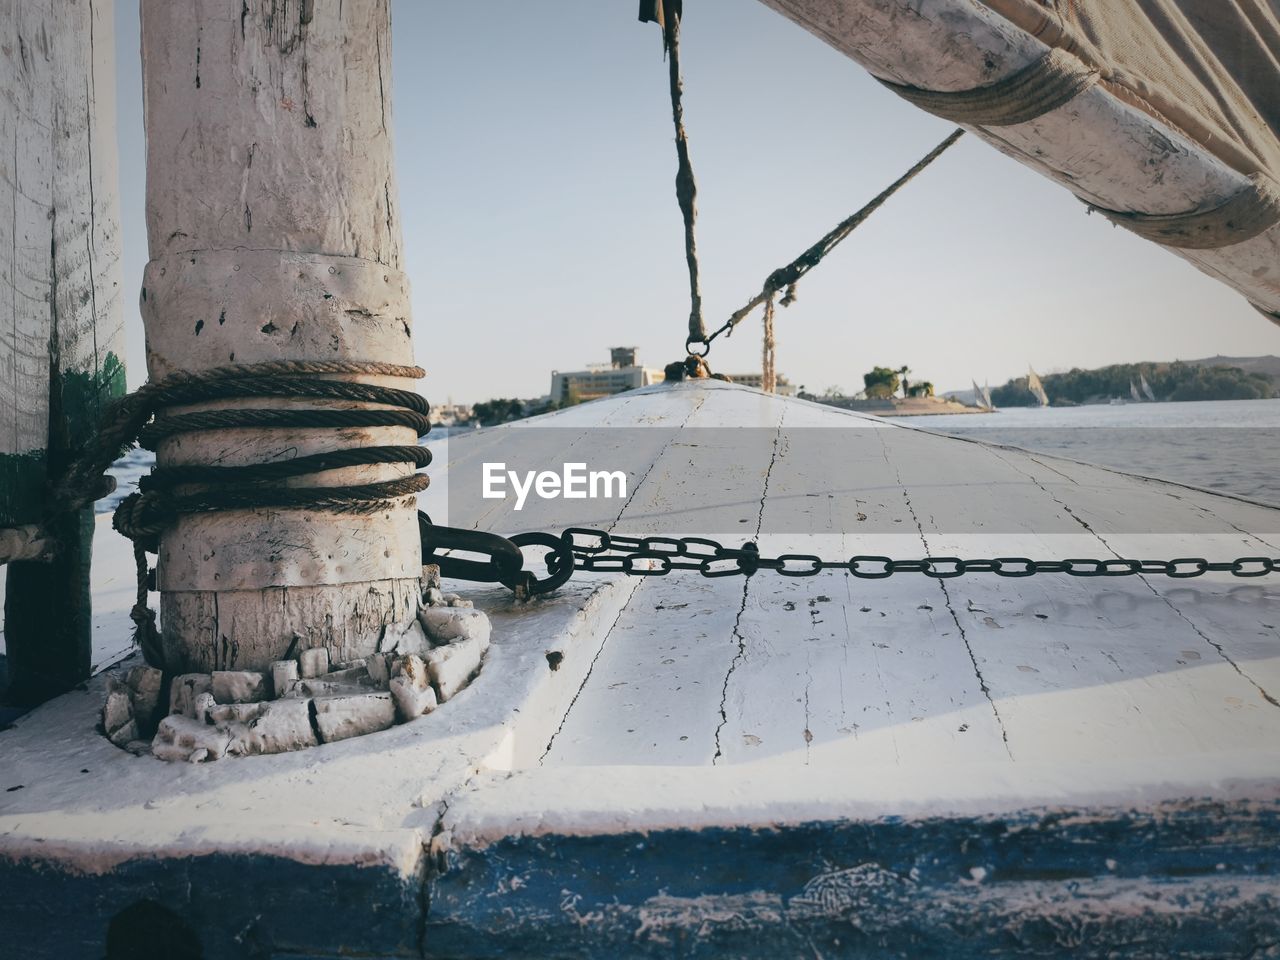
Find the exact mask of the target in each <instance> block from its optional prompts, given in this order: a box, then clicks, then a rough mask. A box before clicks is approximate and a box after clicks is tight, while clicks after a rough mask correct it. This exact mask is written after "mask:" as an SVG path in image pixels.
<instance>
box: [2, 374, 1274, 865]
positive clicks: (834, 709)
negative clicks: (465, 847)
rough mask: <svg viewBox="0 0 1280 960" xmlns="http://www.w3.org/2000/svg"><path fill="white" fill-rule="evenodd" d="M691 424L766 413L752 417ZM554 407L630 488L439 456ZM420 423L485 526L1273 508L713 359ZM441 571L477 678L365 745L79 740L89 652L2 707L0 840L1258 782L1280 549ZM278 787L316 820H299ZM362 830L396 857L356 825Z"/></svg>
mask: <svg viewBox="0 0 1280 960" xmlns="http://www.w3.org/2000/svg"><path fill="white" fill-rule="evenodd" d="M672 426H679V427H682V428H683V429H682V430H680V431H674V430H663V429H660V428H661V427H672ZM608 427H614V428H623V429H621V430H615V429H605V428H608ZM709 427H716V428H721V429H722V431H723V430H732V429H736V428H741V427H757V428H764V429H763V430H762V431H760V434H759V435H760V436H762V437H764V440H765V442H763V443H761V444H759V445H758V448H752V443H754V442H755V441H752V442H751V443H748V444H746V445H745V446H744V444H743V443H740V442H736V441H737V439H738V438H737V437H736V436H733V435H726V434H725V433H723V432H717V431H711V430H701V429H700V428H709ZM546 428H557V430H558V431H559V432H558V433H557V434H556V436H558V437H560V438H562V448H561V449H562V450H563V459H564V460H566V461H586V462H588V463H590V464H591V466H592V467H593V468H597V467H599V468H606V467H607V468H608V469H627V470H633V471H636V473H637V476H641V477H642V478H643V479H642V480H641V481H640V483H639V484H638V485H637V486H635V487H634V488H633V489H632V490H630V491H629V493H630V496H629V498H628V499H627V500H626V501H625V504H621V503H619V502H618V501H605V500H596V501H592V500H578V501H565V500H555V501H536V500H532V499H531V500H530V501H529V503H528V505H527V506H526V507H525V509H524V510H523V511H522V512H521V513H520V514H518V515H517V514H515V513H513V512H512V511H511V509H510V507H509V506H508V505H504V504H502V503H501V502H499V501H494V500H484V499H482V498H481V497H480V491H479V489H478V487H477V488H476V489H474V490H473V489H471V488H470V486H466V485H462V484H460V478H462V477H464V476H466V468H467V464H468V463H471V464H472V465H473V466H474V464H475V463H476V462H480V461H484V460H506V461H516V460H518V458H519V454H520V453H521V450H522V449H525V451H526V452H527V450H528V449H532V448H536V449H537V450H538V451H539V452H540V454H541V455H543V456H546V455H547V448H546V444H547V433H548V430H547V429H546ZM801 428H814V429H813V430H812V431H809V430H805V429H801ZM822 428H826V429H822ZM833 428H834V429H833ZM744 435H746V434H744ZM750 435H751V436H755V434H754V433H752V434H750ZM717 437H718V438H720V439H719V445H717ZM695 438H696V439H695ZM773 438H776V442H775V440H774V439H773ZM806 444H818V445H820V449H819V453H820V454H821V456H820V458H819V459H817V460H816V461H815V458H814V457H813V456H812V455H810V456H802V454H803V453H805V451H804V449H803V448H804V446H805V445H806ZM440 452H441V453H442V454H446V453H447V458H446V456H441V457H440V458H439V459H438V460H437V462H436V465H435V468H434V471H433V473H434V476H435V477H436V478H437V482H436V483H435V484H434V485H433V486H432V488H431V489H430V490H429V491H428V492H427V493H426V494H425V495H424V497H423V501H424V506H425V507H426V508H427V509H428V510H429V511H430V512H431V513H432V514H433V516H434V517H435V518H436V519H437V521H440V522H445V521H446V520H447V521H448V522H451V523H452V525H456V526H462V525H475V526H478V527H481V528H484V529H490V530H494V531H497V532H501V533H504V534H511V533H515V532H519V531H521V530H531V529H547V530H553V531H555V530H560V529H562V528H564V527H568V526H593V525H594V526H600V527H603V528H605V529H608V530H610V531H613V532H618V533H629V534H637V533H652V534H664V535H673V534H683V535H688V534H700V533H701V534H707V533H711V534H716V533H720V534H723V533H724V531H726V530H727V531H730V532H731V535H728V536H723V539H724V540H725V541H726V542H731V543H732V542H734V540H735V539H736V540H739V541H740V540H744V539H748V538H756V537H757V531H763V532H761V533H760V534H759V536H758V539H759V541H760V544H761V548H762V550H763V551H764V552H765V553H769V554H773V553H776V552H781V551H784V550H790V551H795V552H801V553H816V554H820V555H822V556H824V557H847V556H850V555H852V554H855V553H865V554H885V555H889V556H895V557H903V558H906V557H919V556H922V555H924V554H926V553H930V554H933V555H938V556H945V555H957V556H970V557H974V556H1019V555H1027V556H1034V557H1037V558H1060V557H1070V556H1075V557H1108V556H1117V555H1119V556H1134V557H1177V556H1205V557H1208V558H1210V559H1230V558H1235V557H1238V556H1249V555H1268V556H1272V557H1274V556H1277V555H1278V553H1277V546H1276V545H1277V544H1280V510H1275V509H1271V508H1267V507H1263V506H1258V505H1254V504H1250V503H1247V502H1244V501H1240V500H1234V499H1231V498H1226V497H1221V496H1216V495H1212V494H1208V493H1202V492H1198V491H1195V490H1191V489H1188V488H1186V487H1180V486H1176V485H1172V484H1166V483H1162V482H1159V481H1149V480H1142V479H1137V478H1133V477H1127V476H1123V475H1120V474H1117V473H1114V472H1111V471H1107V470H1103V469H1098V468H1093V467H1088V466H1083V465H1080V464H1077V463H1072V462H1067V461H1061V460H1054V459H1051V458H1046V457H1042V456H1033V455H1030V454H1026V453H1022V452H1018V451H1014V450H1010V449H1005V448H995V447H988V446H985V445H982V444H978V443H972V442H968V441H962V440H955V439H951V438H946V437H939V436H936V435H932V434H928V433H925V432H922V431H917V430H912V429H909V428H906V427H903V426H900V425H897V424H892V423H888V422H885V421H880V420H876V419H875V418H871V417H866V416H862V415H858V414H852V413H846V412H842V411H838V410H833V409H830V408H825V407H818V406H815V405H811V404H807V403H803V402H800V401H795V400H787V399H779V398H772V397H767V396H765V395H762V394H760V393H758V392H755V391H752V390H749V389H746V388H741V387H736V386H733V385H728V384H723V383H720V382H716V381H703V382H693V383H684V384H680V385H676V386H663V387H655V388H647V389H645V390H640V391H635V392H633V393H629V394H626V395H623V396H619V397H616V398H612V399H609V400H605V401H600V402H596V403H591V404H585V405H582V406H579V407H575V408H572V409H569V410H566V411H562V412H559V413H556V414H553V415H551V416H549V417H544V418H539V419H537V420H532V421H525V422H523V423H519V424H513V425H510V426H507V427H501V428H496V429H491V430H484V431H478V432H476V433H474V434H470V435H463V436H455V437H454V438H453V439H452V440H451V441H449V442H448V449H447V451H445V450H441V451H440ZM808 452H809V453H810V454H812V453H813V451H812V450H811V451H808ZM446 463H447V465H446ZM815 464H816V467H815ZM450 479H451V480H452V483H450V482H448V481H449V480H450ZM450 486H452V487H453V490H452V495H451V496H447V491H448V487H450ZM450 512H451V513H452V515H451V516H449V515H448V514H449V513H450ZM467 521H470V523H468V522H467ZM863 530H870V531H872V532H868V533H864V532H862V531H863ZM770 531H773V532H770ZM1151 531H1165V532H1151ZM99 532H100V537H99V541H98V545H97V555H96V556H97V562H96V563H95V579H96V581H97V589H96V591H95V602H96V604H97V609H96V610H95V617H96V618H98V622H99V623H100V633H101V635H102V640H101V641H100V644H99V649H98V651H97V653H96V657H95V658H96V659H98V660H99V661H101V660H104V659H109V658H110V657H111V656H113V655H114V654H117V653H118V652H119V651H120V650H122V649H124V648H125V647H127V638H128V633H129V628H130V624H129V621H128V618H127V611H128V606H129V603H130V602H131V596H130V585H131V574H132V565H131V563H130V562H129V555H128V548H127V543H126V542H125V541H124V540H123V539H121V538H120V537H119V536H118V535H116V534H115V533H114V532H112V531H111V530H110V529H109V527H107V526H106V525H105V523H104V524H102V525H101V526H100V530H99ZM463 592H464V593H467V594H468V595H471V596H473V597H475V599H476V602H477V605H479V606H481V607H483V608H484V609H486V610H487V611H489V612H490V614H491V616H493V618H494V642H493V647H492V648H491V650H490V653H489V654H488V656H487V658H486V663H485V667H484V669H483V671H482V672H481V674H480V676H479V678H478V679H477V680H476V681H475V682H474V683H473V684H472V686H471V687H470V688H469V689H468V690H467V691H465V693H464V694H462V695H460V696H459V697H458V698H456V700H454V701H451V702H450V703H448V704H446V705H445V706H444V707H443V708H442V709H440V710H439V711H437V712H436V713H434V714H432V715H431V716H429V717H426V718H423V719H421V720H419V721H417V722H415V723H414V724H410V725H409V726H407V727H398V728H395V729H394V730H390V731H386V732H384V733H381V734H376V735H373V736H371V737H367V738H362V739H360V740H358V741H348V742H346V743H344V744H339V745H331V746H327V747H323V748H320V749H316V750H310V751H304V752H303V753H301V754H296V755H282V756H275V757H254V758H248V759H244V760H227V761H223V762H220V763H218V764H210V765H202V766H201V768H200V769H191V770H183V769H179V768H181V767H183V766H185V765H181V764H179V765H168V764H163V763H159V762H156V761H153V760H150V759H149V758H136V757H132V756H130V755H128V754H126V753H124V752H123V751H119V750H116V749H115V748H114V747H111V746H110V745H109V744H108V743H106V741H105V740H103V739H102V738H100V737H98V736H95V735H94V733H93V726H94V724H95V723H96V720H97V710H98V705H99V704H100V702H101V699H100V698H101V695H102V694H101V687H102V683H101V681H95V682H94V683H93V684H91V686H90V691H89V693H88V694H87V695H86V694H83V693H72V694H69V695H68V696H67V697H64V698H60V699H59V700H57V701H55V702H53V703H50V704H48V705H46V706H45V707H43V708H41V709H39V710H37V711H35V712H34V713H32V714H30V715H29V716H27V717H24V718H23V719H22V721H20V723H19V724H18V727H17V728H16V729H15V730H12V731H9V732H7V733H4V734H2V735H0V751H3V755H4V756H5V758H6V767H7V770H6V773H7V777H6V782H5V783H4V784H0V786H3V787H4V788H5V789H6V790H8V789H9V788H10V787H18V786H21V787H22V789H21V790H19V791H16V792H6V793H3V794H0V797H3V798H4V799H3V800H0V851H3V850H6V849H7V850H9V851H10V852H14V853H21V852H23V851H26V852H27V853H29V852H30V851H33V850H34V851H40V850H43V851H45V855H48V856H53V855H54V851H55V850H56V851H57V856H58V857H59V858H61V859H68V860H70V861H71V862H73V863H77V864H79V866H80V868H85V869H89V868H93V869H102V864H103V863H104V862H106V863H110V862H115V861H117V860H119V859H122V858H128V857H130V856H137V855H142V854H143V853H144V852H145V854H146V855H148V856H177V855H182V854H183V852H184V851H185V852H190V850H191V849H193V847H192V846H191V843H190V837H191V836H193V833H192V831H197V832H199V831H204V832H203V833H202V834H201V836H202V837H203V839H202V840H201V849H204V848H207V847H209V845H210V844H212V845H213V847H215V848H222V847H225V848H227V849H232V848H234V849H237V850H244V851H258V852H267V853H271V854H273V855H285V856H289V857H293V858H296V859H302V860H305V859H307V858H308V857H315V856H320V855H322V854H323V855H324V856H326V857H330V858H331V859H332V858H337V859H339V860H341V859H343V858H344V857H346V856H347V855H346V854H341V855H340V854H337V853H336V852H335V851H336V850H338V849H343V850H346V849H348V847H349V848H350V850H351V853H350V859H351V860H352V862H368V861H370V860H371V859H381V858H384V857H387V858H389V859H391V860H394V861H395V862H401V858H404V857H410V858H412V854H411V853H410V851H412V850H414V849H417V850H420V851H421V850H423V849H425V847H424V845H425V844H427V843H428V842H429V843H430V844H432V845H433V848H434V846H439V845H442V844H443V845H445V846H447V844H448V838H449V837H455V838H457V839H458V842H473V843H484V842H489V841H491V840H495V839H497V838H501V837H505V836H509V835H512V834H519V833H522V832H534V833H537V832H540V831H547V830H551V829H555V830H558V831H561V832H570V833H573V832H596V831H600V830H623V829H651V828H660V827H673V826H674V827H680V826H697V825H706V824H715V825H728V826H743V825H747V826H749V825H753V824H775V823H783V822H797V821H805V820H813V819H824V818H827V819H830V818H848V817H852V816H867V817H876V816H880V817H883V816H903V815H908V814H916V815H940V814H952V813H960V812H966V813H974V814H982V815H997V814H999V813H1000V812H1001V811H1004V810H1019V809H1027V808H1029V807H1032V806H1036V805H1044V804H1057V803H1063V804H1072V805H1099V804H1107V803H1116V802H1118V803H1138V802H1143V803H1146V802H1151V803H1156V802H1160V801H1162V800H1175V801H1180V800H1183V799H1185V798H1188V797H1199V798H1235V799H1240V798H1244V799H1265V800H1272V801H1273V800H1276V799H1280V704H1278V703H1277V696H1278V695H1280V578H1275V577H1272V578H1269V579H1260V580H1252V581H1250V580H1239V579H1234V578H1231V577H1229V576H1227V575H1222V574H1217V575H1209V576H1205V577H1202V578H1199V579H1195V580H1184V581H1172V580H1168V579H1164V578H1146V577H1130V578H1124V579H1113V580H1097V579H1095V580H1081V579H1074V578H1071V577H1067V576H1061V575H1039V576H1035V577H1032V578H1028V579H1020V580H1010V579H999V578H996V577H994V576H968V577H964V578H960V579H956V580H948V581H945V582H940V581H937V580H930V579H926V578H924V577H921V576H906V575H902V576H897V577H894V578H892V579H888V580H879V581H870V580H854V579H852V578H849V577H847V576H845V575H843V574H838V573H824V574H822V575H820V576H818V577H814V578H809V579H791V578H784V577H780V576H777V575H775V574H771V573H769V572H767V571H765V572H761V573H759V574H757V575H756V576H754V577H752V578H750V579H749V580H745V579H743V578H740V577H733V578H725V579H719V580H707V579H704V578H702V577H700V576H698V575H697V574H695V573H678V572H677V573H672V574H671V575H669V576H666V577H662V578H647V579H635V578H624V577H621V576H617V575H605V574H597V575H589V576H588V575H582V576H579V577H577V578H575V580H574V581H573V582H572V583H571V584H570V586H569V587H566V588H565V589H564V590H562V591H561V592H560V593H559V594H555V595H552V596H549V597H546V598H542V599H538V600H535V601H534V602H532V603H531V604H528V605H521V604H520V603H518V602H516V601H515V600H514V599H512V598H511V596H510V594H509V593H508V592H507V591H505V590H503V589H493V588H481V589H476V588H474V587H472V588H464V591H463ZM548 653H552V654H559V655H560V656H559V657H552V658H549V657H547V656H546V654H548ZM553 660H554V661H555V663H554V665H553V664H552V661H553ZM549 667H552V668H551V669H549ZM82 769H92V770H93V771H94V772H95V773H96V774H98V776H96V777H95V778H93V782H92V783H89V782H87V781H89V779H90V778H88V777H84V776H83V775H82V774H81V773H80V771H81V770H82ZM10 781H12V782H10ZM196 793H200V794H202V795H203V796H204V800H203V801H202V802H201V803H200V804H199V805H197V806H195V807H192V806H191V805H189V804H187V803H184V802H181V801H182V800H183V798H185V797H190V796H193V795H195V794H196ZM304 798H305V799H304ZM298 803H304V804H305V805H306V807H307V809H309V810H312V811H313V813H314V814H315V815H316V817H317V818H318V819H317V820H316V821H315V822H314V823H313V826H312V827H310V828H307V829H306V830H302V831H300V830H299V828H298V827H297V825H296V823H295V821H296V817H295V816H294V815H293V814H292V813H291V811H293V810H296V809H298V807H297V804H298ZM143 810H145V811H147V813H146V817H145V819H146V822H147V828H146V830H145V832H143V833H139V832H138V829H137V827H138V823H139V822H140V821H139V817H141V816H143V814H142V812H141V811H143ZM156 811H161V812H156ZM321 822H323V824H324V825H323V827H319V826H317V824H319V823H321ZM371 835H377V836H378V837H381V838H383V839H381V840H379V841H378V844H382V843H383V842H384V841H385V842H386V844H390V845H391V847H392V848H394V849H395V851H396V852H395V853H390V852H389V850H382V848H380V847H379V846H378V844H374V845H373V846H372V847H369V848H367V849H366V847H362V846H361V845H362V844H365V843H366V840H367V837H368V836H371ZM432 836H434V837H435V838H436V839H434V840H431V839H430V838H431V837H432ZM344 844H345V845H346V846H344ZM389 849H390V848H389ZM371 850H372V851H375V852H370V851H371ZM326 851H327V852H326ZM404 862H406V863H408V862H410V861H409V860H405V861H404ZM406 869H408V868H406Z"/></svg>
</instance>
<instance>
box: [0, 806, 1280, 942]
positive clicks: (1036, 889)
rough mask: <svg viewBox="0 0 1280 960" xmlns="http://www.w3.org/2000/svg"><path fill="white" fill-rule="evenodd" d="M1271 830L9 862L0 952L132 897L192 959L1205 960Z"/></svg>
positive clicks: (1189, 814)
mask: <svg viewBox="0 0 1280 960" xmlns="http://www.w3.org/2000/svg"><path fill="white" fill-rule="evenodd" d="M1278 838H1280V804H1259V803H1247V804H1246V803H1239V804H1224V803H1210V802H1201V803H1196V802H1185V803H1178V804H1168V805H1164V806H1161V807H1158V808H1155V809H1147V810H1120V809H1108V810H1078V809H1075V810H1054V811H1029V812H1024V813H1021V814H1018V815H1016V816H1010V817H1003V818H938V819H927V820H898V819H885V820H876V821H869V822H855V821H844V822H833V823H809V824H803V825H798V826H787V827H778V828H774V829H748V828H716V829H702V830H664V831H658V832H650V833H647V834H641V833H617V834H608V835H598V836H563V835H546V836H539V837H512V838H508V839H504V840H500V841H498V842H495V843H492V844H489V845H487V846H483V847H479V848H462V849H454V850H452V851H450V852H449V853H448V854H447V856H446V857H445V858H444V859H443V860H442V861H438V862H435V863H434V864H432V865H431V866H430V867H426V868H424V870H423V872H422V873H421V875H417V876H411V877H404V876H401V875H400V874H398V873H396V872H395V871H393V870H389V869H385V868H376V867H367V868H361V867H354V866H307V865H303V864H298V863H294V862H292V861H288V860H281V859H276V858H265V857H238V856H224V855H215V856H207V857H198V858H188V859H183V860H168V861H166V860H137V861H132V862H130V863H128V864H125V865H123V866H120V867H118V868H116V869H115V870H113V871H112V872H110V873H108V874H104V875H97V876H90V875H72V874H69V873H66V872H63V871H62V870H59V869H58V868H57V867H56V866H55V865H53V864H49V863H37V862H31V861H25V862H21V863H15V862H11V861H6V862H3V863H0V929H3V930H5V931H6V939H7V940H8V947H7V948H6V951H5V955H6V956H13V957H34V958H55V957H56V958H63V957H82V956H83V957H101V956H104V955H107V954H106V943H107V931H108V928H109V927H110V925H111V922H112V918H113V917H119V916H120V914H121V911H124V910H126V909H127V908H129V907H130V906H131V905H134V904H136V903H138V902H139V901H146V900H152V901H156V902H157V903H159V904H161V905H162V906H164V907H165V908H166V909H167V910H169V911H172V914H173V918H174V919H175V921H176V922H177V923H178V924H180V925H181V927H182V928H183V929H184V930H185V931H186V932H187V933H189V934H190V935H191V936H193V937H195V938H196V940H197V941H198V943H199V949H200V950H201V953H200V954H199V956H202V957H203V958H204V960H223V958H233V957H236V958H239V957H264V958H265V957H281V958H283V957H293V958H296V957H316V958H320V957H339V956H352V955H356V956H362V957H433V958H435V957H439V958H444V957H645V958H648V957H664V958H665V957H726V956H728V957H789V956H822V957H858V958H882V957H883V958H891V957H892V958H899V957H902V958H912V960H930V958H949V960H964V958H978V957H1027V958H1041V957H1061V956H1072V957H1127V958H1145V957H1152V958H1155V957H1160V958H1164V957H1190V958H1206V960H1207V958H1215V960H1217V958H1233V957H1241V958H1243V957H1259V956H1271V955H1273V953H1269V952H1268V951H1272V952H1274V951H1275V950H1276V944H1278V943H1280V876H1278V874H1280V839H1278ZM425 859H426V858H424V860H425ZM117 926H118V927H119V926H120V921H117ZM15 932H16V934H17V935H16V936H15ZM10 949H16V951H17V952H9V950H10ZM160 955H161V954H156V956H160Z"/></svg>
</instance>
